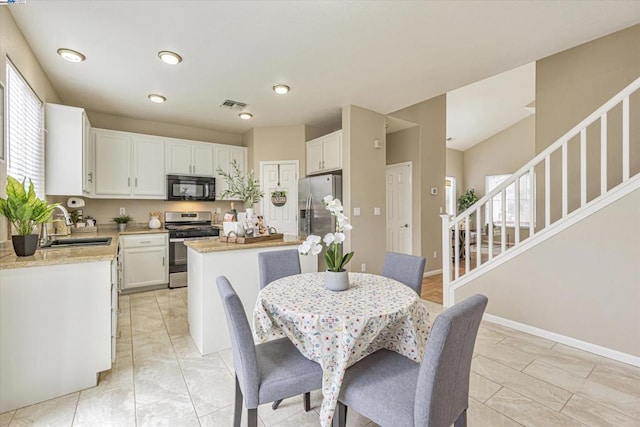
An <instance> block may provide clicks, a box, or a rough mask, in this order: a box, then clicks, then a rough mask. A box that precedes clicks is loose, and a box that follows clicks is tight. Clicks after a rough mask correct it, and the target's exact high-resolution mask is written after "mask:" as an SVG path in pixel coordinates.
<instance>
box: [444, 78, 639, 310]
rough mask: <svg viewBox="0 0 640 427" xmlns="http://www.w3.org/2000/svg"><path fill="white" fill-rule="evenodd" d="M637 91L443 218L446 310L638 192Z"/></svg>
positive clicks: (631, 87)
mask: <svg viewBox="0 0 640 427" xmlns="http://www.w3.org/2000/svg"><path fill="white" fill-rule="evenodd" d="M639 88H640V78H638V79H636V80H635V81H634V82H633V83H631V84H630V85H629V86H627V87H626V88H625V89H623V90H622V91H621V92H619V93H618V94H617V95H615V96H614V97H613V98H611V99H610V100H609V101H607V102H606V103H605V104H604V105H602V106H601V107H600V108H598V109H597V110H596V111H594V112H593V113H592V114H591V115H589V116H588V117H587V118H585V119H584V120H583V121H582V122H580V123H579V124H578V125H576V126H575V127H574V128H573V129H571V130H569V131H568V132H567V133H566V134H564V135H563V136H562V137H560V138H559V139H558V140H557V141H556V142H554V143H553V144H551V145H550V146H549V147H547V148H546V149H545V150H544V151H542V152H541V153H540V154H538V155H537V156H536V157H535V158H533V159H532V160H531V161H530V162H528V163H527V164H525V165H524V166H523V167H522V168H520V169H519V170H518V171H517V172H515V173H514V174H513V175H512V176H511V177H510V178H508V179H507V180H505V181H504V182H503V183H502V184H500V185H499V186H497V187H496V188H495V189H493V190H492V191H491V192H489V193H488V194H486V195H485V196H484V197H482V198H481V199H480V200H479V201H478V202H477V203H475V204H474V205H473V206H471V207H469V208H468V209H467V210H465V211H464V212H462V213H461V214H460V215H458V216H456V217H454V218H451V217H450V216H449V215H441V217H442V254H443V257H442V259H443V269H442V271H443V293H444V305H445V306H446V307H449V306H451V305H453V304H454V303H455V290H456V289H459V288H461V287H463V286H465V285H466V284H468V283H470V282H472V281H473V280H474V279H476V278H478V277H480V276H481V275H483V274H486V273H487V272H489V271H491V270H492V269H494V268H496V267H498V266H499V265H502V264H504V263H506V262H508V261H509V260H511V259H514V258H515V257H517V256H518V255H520V254H522V253H524V252H526V251H528V250H530V249H531V248H533V247H535V246H537V245H539V244H540V243H542V242H543V241H545V240H547V239H549V238H551V237H552V236H554V235H556V234H558V233H560V232H561V231H563V230H565V229H567V228H568V227H570V226H571V225H574V224H576V223H577V222H579V221H581V220H582V219H584V218H586V217H588V216H590V215H592V214H593V213H595V212H597V211H599V210H600V209H602V208H604V207H606V206H608V205H609V204H611V203H613V202H614V201H616V200H619V199H621V198H622V197H624V196H625V195H627V194H629V193H631V192H632V191H634V190H636V189H638V188H640V160H639V159H640V134H639V133H640V132H639V131H638V129H639V127H640V112H639V111H638V109H637V108H635V109H633V111H631V110H632V109H631V108H630V104H632V103H633V104H634V106H636V105H640V102H638V100H639V99H640V92H639V91H638V89H639ZM630 100H631V101H630ZM620 153H621V154H620ZM508 204H509V205H508ZM508 206H509V207H512V208H511V209H507V207H508ZM488 219H492V220H488ZM496 228H498V229H499V230H496ZM482 229H486V234H485V237H484V238H481V236H480V233H476V232H475V230H482ZM495 231H499V234H498V235H497V236H496V233H495ZM508 236H512V239H511V241H508V240H507V239H508ZM483 240H484V241H485V242H486V243H485V244H482V241H483ZM494 240H495V241H494Z"/></svg>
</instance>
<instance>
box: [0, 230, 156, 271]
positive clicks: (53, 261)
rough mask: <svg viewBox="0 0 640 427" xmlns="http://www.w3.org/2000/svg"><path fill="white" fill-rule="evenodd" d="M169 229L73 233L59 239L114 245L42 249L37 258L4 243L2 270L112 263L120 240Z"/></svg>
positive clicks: (0, 255) (0, 246) (0, 260)
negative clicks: (107, 239) (108, 240)
mask: <svg viewBox="0 0 640 427" xmlns="http://www.w3.org/2000/svg"><path fill="white" fill-rule="evenodd" d="M167 232H168V231H167V230H165V229H162V228H160V229H155V230H152V229H149V228H148V227H129V228H128V229H127V231H125V232H123V233H118V232H116V231H115V228H109V227H105V229H104V230H103V229H101V228H100V227H99V228H98V231H97V232H92V233H72V234H69V235H67V236H56V237H55V238H56V239H61V240H62V239H81V238H87V237H98V236H100V237H111V244H110V245H105V246H80V247H71V248H70V247H66V248H47V249H38V250H37V251H36V253H35V254H33V256H27V257H19V256H16V254H15V252H14V251H13V244H12V243H11V241H10V240H9V241H7V242H2V243H0V270H4V269H10V268H27V267H40V266H47V265H57V264H77V263H82V262H96V261H111V260H113V259H115V257H116V251H117V248H118V237H119V236H120V235H130V234H150V233H167Z"/></svg>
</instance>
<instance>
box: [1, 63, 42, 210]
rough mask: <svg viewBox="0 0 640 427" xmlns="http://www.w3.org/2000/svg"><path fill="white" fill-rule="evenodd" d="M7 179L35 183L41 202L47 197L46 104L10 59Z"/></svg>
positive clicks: (7, 112) (7, 113)
mask: <svg viewBox="0 0 640 427" xmlns="http://www.w3.org/2000/svg"><path fill="white" fill-rule="evenodd" d="M6 71H7V82H6V84H7V85H6V88H5V92H6V97H7V102H6V108H7V109H6V127H7V133H6V135H7V140H6V150H7V151H6V162H7V175H10V176H12V177H13V178H15V179H17V180H18V181H20V182H22V181H23V180H24V179H25V178H26V179H27V183H28V182H29V179H31V181H32V182H33V186H34V190H35V192H36V195H37V196H38V197H39V198H44V194H45V182H44V179H45V173H44V168H45V162H44V156H45V151H44V150H45V147H44V103H43V102H42V100H41V99H40V98H39V97H38V95H37V94H36V93H35V92H34V91H33V89H31V87H30V86H29V83H28V82H27V81H26V79H25V78H24V77H23V76H22V74H21V73H20V71H18V69H17V68H16V66H15V65H13V64H12V63H11V61H10V60H9V58H7V66H6Z"/></svg>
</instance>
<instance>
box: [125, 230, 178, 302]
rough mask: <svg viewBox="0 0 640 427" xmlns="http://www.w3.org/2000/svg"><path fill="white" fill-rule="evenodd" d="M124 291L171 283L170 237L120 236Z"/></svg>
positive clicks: (152, 235) (163, 235) (153, 235)
mask: <svg viewBox="0 0 640 427" xmlns="http://www.w3.org/2000/svg"><path fill="white" fill-rule="evenodd" d="M120 245H121V248H122V275H123V280H122V289H123V291H126V290H131V289H135V288H141V287H144V286H152V285H162V284H167V283H169V235H168V234H167V233H158V234H135V235H124V236H120Z"/></svg>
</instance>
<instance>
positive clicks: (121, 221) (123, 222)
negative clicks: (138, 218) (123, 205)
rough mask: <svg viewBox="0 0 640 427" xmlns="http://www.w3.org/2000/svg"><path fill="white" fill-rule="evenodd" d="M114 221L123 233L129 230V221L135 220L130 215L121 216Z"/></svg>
mask: <svg viewBox="0 0 640 427" xmlns="http://www.w3.org/2000/svg"><path fill="white" fill-rule="evenodd" d="M113 221H114V222H115V223H116V224H118V231H119V232H121V233H122V232H123V231H125V230H126V229H127V223H128V222H129V221H133V218H131V217H130V216H129V215H120V216H117V217H115V218H113Z"/></svg>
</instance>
